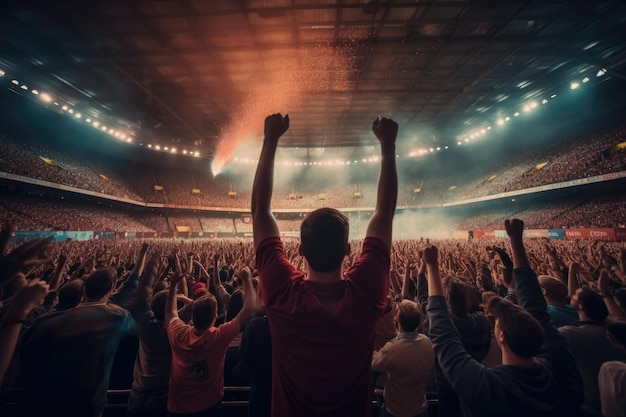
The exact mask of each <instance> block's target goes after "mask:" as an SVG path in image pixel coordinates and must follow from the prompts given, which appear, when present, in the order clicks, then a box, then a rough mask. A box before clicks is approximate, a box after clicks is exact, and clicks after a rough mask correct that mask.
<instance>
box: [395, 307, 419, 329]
mask: <svg viewBox="0 0 626 417" xmlns="http://www.w3.org/2000/svg"><path fill="white" fill-rule="evenodd" d="M422 317H423V316H422V309H421V308H420V305H419V304H417V303H416V302H415V301H411V300H402V301H400V304H399V305H398V324H399V325H400V327H401V328H402V330H404V331H405V332H414V331H415V330H417V328H418V327H419V326H420V325H421V324H422Z"/></svg>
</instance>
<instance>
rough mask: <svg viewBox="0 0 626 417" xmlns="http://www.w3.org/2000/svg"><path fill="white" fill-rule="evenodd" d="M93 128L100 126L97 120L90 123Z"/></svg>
mask: <svg viewBox="0 0 626 417" xmlns="http://www.w3.org/2000/svg"><path fill="white" fill-rule="evenodd" d="M92 125H93V127H98V126H100V122H99V121H97V120H94V122H93V123H92Z"/></svg>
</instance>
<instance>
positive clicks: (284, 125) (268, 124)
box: [264, 113, 289, 140]
mask: <svg viewBox="0 0 626 417" xmlns="http://www.w3.org/2000/svg"><path fill="white" fill-rule="evenodd" d="M287 129H289V115H288V114H287V115H285V117H283V116H282V114H280V113H275V114H272V115H271V116H267V117H266V118H265V129H264V133H265V138H266V139H275V140H278V138H280V137H281V136H282V135H283V134H284V133H285V132H286V131H287Z"/></svg>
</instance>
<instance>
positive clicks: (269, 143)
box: [251, 113, 289, 249]
mask: <svg viewBox="0 0 626 417" xmlns="http://www.w3.org/2000/svg"><path fill="white" fill-rule="evenodd" d="M287 129H289V116H288V115H286V116H285V117H283V116H282V115H281V114H278V113H277V114H272V115H271V116H267V117H266V118H265V138H264V139H263V148H262V149H261V156H260V157H259V164H258V165H257V168H256V174H255V176H254V183H253V184H252V204H251V210H252V232H253V233H252V234H253V237H254V248H255V249H256V248H258V247H259V245H260V244H261V242H263V241H264V240H265V239H267V238H268V237H272V236H278V235H279V232H278V225H277V224H276V220H275V219H274V216H273V215H272V209H271V202H272V191H273V188H274V157H275V156H276V148H277V147H278V139H279V138H280V137H281V136H282V135H283V133H285V132H286V131H287Z"/></svg>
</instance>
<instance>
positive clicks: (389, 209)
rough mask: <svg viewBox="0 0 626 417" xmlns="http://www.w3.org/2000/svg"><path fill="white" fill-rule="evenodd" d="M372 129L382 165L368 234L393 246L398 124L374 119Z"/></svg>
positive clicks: (383, 119)
mask: <svg viewBox="0 0 626 417" xmlns="http://www.w3.org/2000/svg"><path fill="white" fill-rule="evenodd" d="M372 131H373V132H374V134H375V135H376V138H377V139H378V141H379V142H380V149H381V161H382V162H381V165H380V177H379V178H378V194H377V197H376V208H375V209H374V215H373V216H372V219H371V220H370V223H369V225H368V226H367V233H366V236H373V237H377V238H379V239H380V240H382V241H383V242H385V243H387V247H389V248H391V230H392V224H393V215H394V214H395V211H396V200H397V199H398V173H397V171H396V136H397V134H398V124H397V123H396V122H394V121H393V120H391V119H385V118H384V117H383V118H378V119H376V120H374V124H373V125H372Z"/></svg>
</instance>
